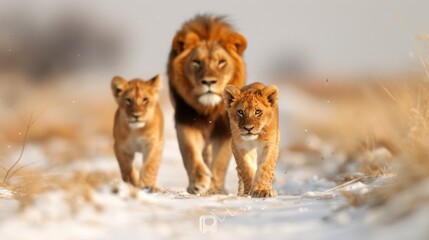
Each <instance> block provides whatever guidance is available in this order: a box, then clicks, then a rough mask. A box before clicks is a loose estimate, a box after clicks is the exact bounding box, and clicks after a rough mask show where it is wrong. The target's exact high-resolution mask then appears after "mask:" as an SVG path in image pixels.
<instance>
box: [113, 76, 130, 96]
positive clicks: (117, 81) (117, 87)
mask: <svg viewBox="0 0 429 240" xmlns="http://www.w3.org/2000/svg"><path fill="white" fill-rule="evenodd" d="M127 85H128V82H127V80H125V79H123V78H122V77H119V76H115V77H113V78H112V81H111V82H110V87H111V89H112V93H113V96H114V97H115V98H117V97H119V95H121V93H122V92H123V91H124V90H125V89H126V88H127Z"/></svg>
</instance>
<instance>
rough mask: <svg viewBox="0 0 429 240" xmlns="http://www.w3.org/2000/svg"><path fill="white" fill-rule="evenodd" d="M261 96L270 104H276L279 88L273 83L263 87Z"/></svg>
mask: <svg viewBox="0 0 429 240" xmlns="http://www.w3.org/2000/svg"><path fill="white" fill-rule="evenodd" d="M261 95H262V97H265V98H266V99H267V101H268V102H269V103H270V104H271V106H273V105H275V104H277V99H278V98H279V90H278V88H277V87H276V86H275V85H271V86H268V87H265V88H264V89H262V90H261Z"/></svg>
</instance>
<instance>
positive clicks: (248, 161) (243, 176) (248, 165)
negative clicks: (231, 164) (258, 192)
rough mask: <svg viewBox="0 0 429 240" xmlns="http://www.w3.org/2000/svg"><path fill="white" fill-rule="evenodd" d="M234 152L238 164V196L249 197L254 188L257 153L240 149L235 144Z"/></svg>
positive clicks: (233, 146)
mask: <svg viewBox="0 0 429 240" xmlns="http://www.w3.org/2000/svg"><path fill="white" fill-rule="evenodd" d="M232 152H233V154H234V158H235V161H236V163H237V173H238V179H239V185H238V195H239V196H247V195H249V193H250V190H251V188H252V183H253V181H254V180H253V179H254V178H255V171H256V169H255V168H256V156H255V154H256V152H254V151H246V150H245V149H240V148H239V147H238V146H236V145H235V144H234V142H233V144H232Z"/></svg>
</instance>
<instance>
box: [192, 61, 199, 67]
mask: <svg viewBox="0 0 429 240" xmlns="http://www.w3.org/2000/svg"><path fill="white" fill-rule="evenodd" d="M192 66H194V67H195V68H200V67H201V62H200V61H199V60H193V61H192Z"/></svg>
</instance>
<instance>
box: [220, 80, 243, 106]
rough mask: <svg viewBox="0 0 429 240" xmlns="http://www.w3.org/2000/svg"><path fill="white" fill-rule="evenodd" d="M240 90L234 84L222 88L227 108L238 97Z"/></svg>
mask: <svg viewBox="0 0 429 240" xmlns="http://www.w3.org/2000/svg"><path fill="white" fill-rule="evenodd" d="M240 95H241V91H240V89H239V88H238V87H236V86H234V85H228V86H226V87H225V89H224V90H223V100H224V102H225V106H226V107H227V108H230V107H231V104H232V103H233V102H235V101H237V100H238V99H239V98H240Z"/></svg>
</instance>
